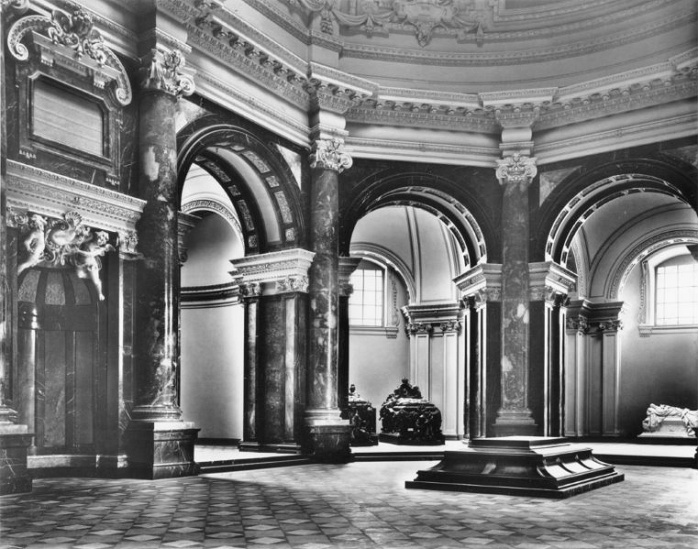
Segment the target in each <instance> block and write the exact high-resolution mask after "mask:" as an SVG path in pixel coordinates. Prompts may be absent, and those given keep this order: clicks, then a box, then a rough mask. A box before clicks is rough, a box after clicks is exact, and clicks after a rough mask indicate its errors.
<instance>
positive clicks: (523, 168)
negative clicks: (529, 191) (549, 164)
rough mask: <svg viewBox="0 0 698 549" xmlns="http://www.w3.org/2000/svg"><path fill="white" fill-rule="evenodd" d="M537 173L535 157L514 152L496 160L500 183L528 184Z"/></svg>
mask: <svg viewBox="0 0 698 549" xmlns="http://www.w3.org/2000/svg"><path fill="white" fill-rule="evenodd" d="M537 173H538V168H537V167H536V158H535V157H532V156H526V155H522V154H520V153H514V154H512V155H511V156H507V157H505V158H502V159H501V160H497V179H499V182H500V183H501V184H503V185H504V184H506V183H514V184H517V185H519V184H522V183H523V184H528V183H530V182H531V180H532V179H533V178H534V177H535V176H536V174H537Z"/></svg>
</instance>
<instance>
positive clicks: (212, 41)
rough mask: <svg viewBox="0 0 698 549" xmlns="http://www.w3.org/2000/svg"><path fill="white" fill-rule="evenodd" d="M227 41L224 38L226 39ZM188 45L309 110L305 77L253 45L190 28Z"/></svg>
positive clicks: (208, 31) (205, 30)
mask: <svg viewBox="0 0 698 549" xmlns="http://www.w3.org/2000/svg"><path fill="white" fill-rule="evenodd" d="M226 38H227V37H226ZM189 42H190V44H192V45H195V46H198V47H200V48H201V49H203V50H204V51H206V52H207V53H209V54H210V55H211V56H212V57H213V58H214V59H216V60H217V61H218V62H221V63H224V64H226V65H228V66H230V67H233V68H235V69H236V70H238V71H239V72H240V73H242V74H244V75H245V77H246V78H249V79H252V80H254V81H256V82H258V83H259V84H261V85H263V86H264V87H265V88H267V89H269V90H271V91H272V92H274V93H276V94H277V95H279V96H281V97H283V98H285V99H286V100H287V101H289V102H291V104H293V105H295V106H298V107H300V108H303V109H305V110H307V109H308V107H309V105H310V98H309V96H308V92H307V91H306V90H305V85H306V84H307V78H306V76H305V74H303V73H301V72H299V71H298V70H297V69H294V68H292V67H290V66H289V65H288V64H285V63H282V62H280V61H278V60H275V59H274V58H272V57H271V56H270V55H269V54H268V53H266V52H264V51H262V50H260V49H259V48H258V47H257V46H255V45H254V44H248V43H247V42H244V41H242V40H237V39H235V40H233V39H232V38H228V40H226V39H224V38H222V37H221V36H220V35H214V34H211V31H210V30H207V29H200V28H198V27H193V28H191V29H190V30H189Z"/></svg>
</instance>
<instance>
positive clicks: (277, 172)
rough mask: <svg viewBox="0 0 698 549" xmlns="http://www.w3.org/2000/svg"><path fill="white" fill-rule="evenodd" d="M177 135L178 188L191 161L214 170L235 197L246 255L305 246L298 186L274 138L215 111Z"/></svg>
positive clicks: (224, 187) (234, 205)
mask: <svg viewBox="0 0 698 549" xmlns="http://www.w3.org/2000/svg"><path fill="white" fill-rule="evenodd" d="M259 133H261V132H259ZM177 141H178V143H177V150H178V159H177V164H178V174H179V180H178V184H179V188H180V190H181V188H182V185H183V184H184V181H185V179H186V175H187V172H188V170H189V167H190V166H191V165H192V164H193V163H196V164H198V165H200V166H201V167H202V168H203V169H204V170H206V171H207V172H208V173H210V174H211V176H212V177H213V178H214V179H215V180H216V181H217V182H218V184H219V185H221V187H222V188H223V190H224V191H225V192H226V194H227V195H228V196H229V197H230V200H231V202H232V203H233V207H234V208H235V212H236V214H237V217H238V219H240V222H241V223H240V225H241V230H242V233H243V236H244V240H243V242H244V244H245V253H246V255H251V254H257V253H265V252H270V251H278V250H282V249H287V248H297V247H303V246H304V243H305V239H306V228H305V219H304V215H303V208H302V200H301V192H300V186H299V183H298V182H297V181H296V180H295V178H294V175H293V173H292V171H291V168H290V167H289V165H288V163H287V162H286V160H285V159H284V157H283V155H282V154H281V152H280V151H279V150H278V149H277V148H276V147H275V146H274V144H273V142H271V141H269V140H267V139H265V138H264V137H263V136H261V135H258V132H255V131H253V130H250V129H248V128H246V127H243V126H242V125H239V124H234V123H231V122H229V121H226V120H221V119H220V118H219V117H217V116H205V117H203V118H200V119H197V120H195V121H194V122H191V123H190V124H189V125H187V126H186V127H184V128H183V129H182V130H180V132H179V134H178V138H177Z"/></svg>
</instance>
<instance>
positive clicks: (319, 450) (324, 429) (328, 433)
mask: <svg viewBox="0 0 698 549" xmlns="http://www.w3.org/2000/svg"><path fill="white" fill-rule="evenodd" d="M305 424H306V427H307V430H308V433H307V434H308V436H307V438H306V446H305V448H304V451H305V453H308V454H310V455H311V456H312V457H313V459H314V460H316V461H321V462H324V463H346V462H347V461H350V460H351V449H350V448H349V446H350V443H351V425H350V424H349V423H348V422H347V421H346V420H344V419H342V418H341V417H340V416H339V414H338V413H337V415H335V414H333V413H332V412H331V411H329V412H328V411H327V410H324V409H320V410H306V419H305Z"/></svg>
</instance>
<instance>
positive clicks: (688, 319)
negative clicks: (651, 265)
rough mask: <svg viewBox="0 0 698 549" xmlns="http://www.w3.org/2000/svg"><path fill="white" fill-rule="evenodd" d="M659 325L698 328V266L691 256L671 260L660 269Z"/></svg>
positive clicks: (657, 290) (658, 284)
mask: <svg viewBox="0 0 698 549" xmlns="http://www.w3.org/2000/svg"><path fill="white" fill-rule="evenodd" d="M655 276H656V285H655V299H656V301H655V324H656V325H657V326H685V325H696V324H698V263H696V262H695V261H694V260H693V257H692V256H691V255H688V254H686V255H680V256H678V257H674V258H672V259H669V260H667V261H665V262H663V263H661V264H660V265H658V266H657V269H656V273H655Z"/></svg>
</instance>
